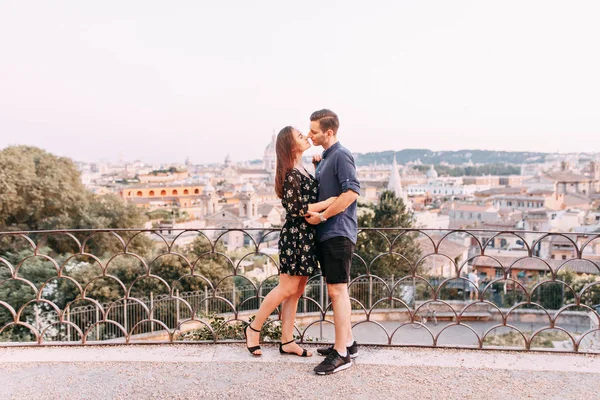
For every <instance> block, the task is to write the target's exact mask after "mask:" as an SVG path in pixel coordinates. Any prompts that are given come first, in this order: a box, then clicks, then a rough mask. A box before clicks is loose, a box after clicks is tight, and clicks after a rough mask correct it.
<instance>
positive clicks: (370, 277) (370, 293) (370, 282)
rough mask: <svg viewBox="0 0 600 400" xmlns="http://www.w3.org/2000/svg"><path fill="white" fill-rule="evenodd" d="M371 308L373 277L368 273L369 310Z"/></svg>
mask: <svg viewBox="0 0 600 400" xmlns="http://www.w3.org/2000/svg"><path fill="white" fill-rule="evenodd" d="M371 308H373V277H372V276H371V275H370V274H369V310H371Z"/></svg>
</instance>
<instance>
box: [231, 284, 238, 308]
mask: <svg viewBox="0 0 600 400" xmlns="http://www.w3.org/2000/svg"><path fill="white" fill-rule="evenodd" d="M235 297H236V296H235V282H233V289H232V290H231V304H233V307H234V310H236V311H237V305H236V304H235Z"/></svg>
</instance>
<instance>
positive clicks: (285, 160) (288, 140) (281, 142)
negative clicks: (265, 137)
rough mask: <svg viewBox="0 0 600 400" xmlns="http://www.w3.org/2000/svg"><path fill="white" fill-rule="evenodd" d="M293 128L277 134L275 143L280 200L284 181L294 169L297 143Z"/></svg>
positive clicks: (289, 127) (284, 129)
mask: <svg viewBox="0 0 600 400" xmlns="http://www.w3.org/2000/svg"><path fill="white" fill-rule="evenodd" d="M293 129H294V128H292V127H291V126H286V127H285V128H283V129H282V130H280V131H279V133H278V134H277V142H276V143H275V153H276V154H277V165H276V167H275V168H276V171H275V193H276V194H277V197H279V198H280V199H281V198H282V197H283V181H284V180H285V175H286V174H287V173H288V172H289V171H290V170H291V169H292V168H294V159H295V156H296V151H295V148H296V143H295V141H294V136H293V135H294V133H293Z"/></svg>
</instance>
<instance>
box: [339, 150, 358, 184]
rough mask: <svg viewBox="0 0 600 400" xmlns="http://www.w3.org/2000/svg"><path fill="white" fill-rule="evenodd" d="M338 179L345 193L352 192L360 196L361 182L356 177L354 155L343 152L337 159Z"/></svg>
mask: <svg viewBox="0 0 600 400" xmlns="http://www.w3.org/2000/svg"><path fill="white" fill-rule="evenodd" d="M337 177H338V180H339V182H340V187H341V189H342V193H343V192H347V191H348V190H352V191H353V192H355V193H356V194H360V182H359V181H358V178H357V177H356V165H355V164H354V157H352V154H350V153H347V152H342V153H341V154H340V155H339V156H338V158H337Z"/></svg>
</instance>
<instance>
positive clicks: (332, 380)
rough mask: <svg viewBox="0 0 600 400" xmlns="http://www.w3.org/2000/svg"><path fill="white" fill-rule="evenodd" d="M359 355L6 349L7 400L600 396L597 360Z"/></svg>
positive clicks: (230, 348)
mask: <svg viewBox="0 0 600 400" xmlns="http://www.w3.org/2000/svg"><path fill="white" fill-rule="evenodd" d="M361 351H362V354H361V356H359V358H358V359H357V361H356V363H355V365H353V366H352V368H350V369H348V370H346V371H343V372H340V373H338V374H334V375H330V376H317V375H315V374H314V373H313V372H312V368H313V367H314V365H316V363H318V362H319V361H320V360H321V358H320V357H316V356H315V357H312V358H309V359H301V358H299V357H281V356H279V355H278V354H277V351H276V348H275V347H273V346H265V349H264V352H265V355H264V356H263V357H261V358H259V359H253V358H251V356H250V355H249V354H246V353H245V349H244V348H243V346H241V345H239V346H236V345H219V346H198V347H196V346H137V347H136V346H127V347H112V346H111V347H93V348H35V349H32V348H28V349H17V348H10V349H0V359H2V360H3V361H2V363H0V399H13V398H14V399H34V398H35V399H40V398H43V399H125V398H128V397H132V396H133V397H134V398H135V399H165V398H168V399H198V398H202V399H217V398H218V399H233V398H236V399H237V398H244V399H271V398H279V399H281V398H293V399H328V398H336V399H344V398H345V399H348V398H349V399H359V398H360V399H363V398H366V397H370V398H396V399H461V400H462V399H498V398H504V399H521V398H523V399H532V398H535V399H537V398H543V399H595V398H599V397H598V392H597V385H598V381H599V378H600V368H598V365H599V363H600V357H597V356H585V355H558V354H557V355H553V354H549V355H548V354H523V353H506V352H477V351H460V350H445V349H401V348H398V349H381V348H366V347H362V348H361ZM167 355H169V356H168V357H167ZM111 358H112V359H114V360H113V361H111V360H110V359H111ZM52 359H53V360H54V361H52ZM361 359H362V362H361ZM82 360H85V361H82ZM496 361H497V362H496ZM537 363H540V365H535V364H537ZM382 364H383V365H382ZM408 364H410V365H408ZM544 365H545V366H546V367H547V368H544ZM582 371H585V372H582Z"/></svg>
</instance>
